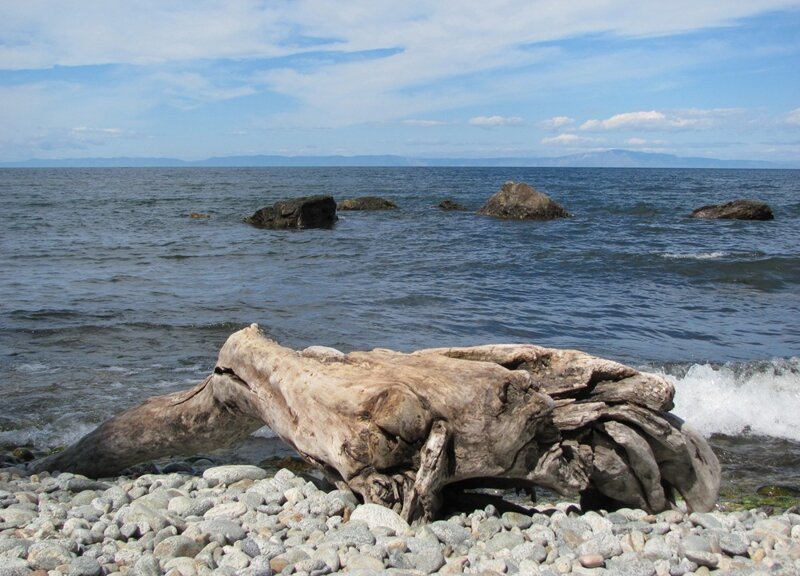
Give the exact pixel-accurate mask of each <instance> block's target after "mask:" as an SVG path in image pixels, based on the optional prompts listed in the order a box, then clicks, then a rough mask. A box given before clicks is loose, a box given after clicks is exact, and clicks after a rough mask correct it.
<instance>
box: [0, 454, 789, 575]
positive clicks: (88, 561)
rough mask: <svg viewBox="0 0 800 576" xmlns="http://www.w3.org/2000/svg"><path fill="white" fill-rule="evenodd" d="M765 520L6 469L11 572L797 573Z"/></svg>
mask: <svg viewBox="0 0 800 576" xmlns="http://www.w3.org/2000/svg"><path fill="white" fill-rule="evenodd" d="M202 468H204V470H201V469H202ZM768 512H770V511H769V510H766V509H762V510H741V511H733V512H721V511H715V512H710V513H703V514H698V513H687V512H681V511H679V510H669V511H666V512H662V513H659V514H655V515H653V514H648V513H646V512H644V511H642V510H631V509H622V510H618V511H616V512H611V513H607V512H600V513H598V512H591V511H590V512H586V513H580V512H579V509H578V507H577V506H575V505H574V504H570V503H567V502H560V503H557V504H554V505H539V506H536V507H535V512H534V513H532V514H529V513H521V512H515V511H505V512H500V511H498V509H497V507H495V506H494V505H492V504H489V505H486V506H485V507H484V508H482V509H476V510H472V511H469V512H467V511H464V512H460V513H454V514H451V515H449V516H445V519H443V520H438V521H435V522H431V523H424V524H420V525H415V526H409V525H408V524H407V523H406V522H405V521H404V520H402V518H400V517H399V516H398V515H397V514H395V513H394V512H392V511H391V510H389V509H386V508H382V507H380V506H377V505H373V504H359V503H358V502H357V500H356V499H355V497H354V496H353V495H352V494H351V493H350V492H346V491H341V490H332V491H330V492H326V491H324V490H321V489H320V488H319V487H318V486H317V483H315V482H312V481H309V480H308V479H307V478H304V477H302V476H299V475H295V473H294V472H292V471H290V470H289V469H287V468H280V469H277V470H275V471H274V472H269V473H268V472H267V470H265V469H264V468H261V467H258V466H253V465H221V466H217V465H214V463H213V462H210V461H207V460H206V461H200V460H198V461H195V462H194V467H193V466H191V465H189V464H188V463H187V462H183V461H174V462H171V463H170V464H167V465H166V466H165V467H164V468H163V469H162V473H146V474H142V475H140V476H138V477H129V476H119V477H114V478H108V479H103V480H97V481H96V480H91V479H88V478H85V477H82V476H79V475H74V474H70V473H61V474H53V475H50V474H49V473H41V474H30V473H28V472H26V471H25V470H22V469H19V468H2V469H0V558H2V562H1V563H0V575H6V574H15V575H16V574H21V575H25V574H28V575H36V576H43V575H44V574H48V575H49V576H58V575H62V574H63V575H65V576H66V575H87V576H100V575H109V574H110V575H113V576H123V575H126V574H127V575H134V574H136V575H157V574H169V575H170V576H187V575H188V576H191V575H198V576H199V575H210V574H213V575H220V576H222V575H234V574H242V575H245V576H256V575H261V576H266V575H270V574H277V573H284V574H301V575H303V574H309V575H311V574H315V575H322V574H330V573H338V572H343V573H351V574H431V573H451V574H452V573H483V574H515V573H516V574H531V575H540V576H556V575H558V574H566V573H573V574H584V575H611V574H642V575H645V576H653V575H656V576H666V575H668V574H669V575H671V576H680V575H683V574H709V573H715V572H717V573H721V574H722V573H730V572H735V573H737V574H792V573H800V514H797V513H796V512H797V509H796V508H795V509H794V510H789V511H785V512H782V513H779V514H772V515H770V514H768Z"/></svg>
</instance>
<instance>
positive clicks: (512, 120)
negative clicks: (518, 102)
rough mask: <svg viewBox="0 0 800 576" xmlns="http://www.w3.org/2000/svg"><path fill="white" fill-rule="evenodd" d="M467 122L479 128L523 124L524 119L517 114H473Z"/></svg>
mask: <svg viewBox="0 0 800 576" xmlns="http://www.w3.org/2000/svg"><path fill="white" fill-rule="evenodd" d="M469 124H470V125H472V126H478V127H480V128H497V127H499V126H524V125H525V119H524V118H520V117H519V116H475V117H474V118H470V119H469Z"/></svg>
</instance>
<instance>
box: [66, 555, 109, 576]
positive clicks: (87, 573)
mask: <svg viewBox="0 0 800 576" xmlns="http://www.w3.org/2000/svg"><path fill="white" fill-rule="evenodd" d="M102 573H103V567H102V566H100V563H99V562H98V561H97V560H95V559H94V558H89V557H87V556H81V557H79V558H75V559H74V560H73V561H72V562H71V563H70V565H69V576H100V575H101V574H102Z"/></svg>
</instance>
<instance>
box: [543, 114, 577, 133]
mask: <svg viewBox="0 0 800 576" xmlns="http://www.w3.org/2000/svg"><path fill="white" fill-rule="evenodd" d="M574 122H575V119H574V118H570V117H569V116H553V117H552V118H548V119H547V120H542V121H541V122H539V127H540V128H543V129H545V130H558V129H559V128H563V127H564V126H569V125H570V124H573V123H574Z"/></svg>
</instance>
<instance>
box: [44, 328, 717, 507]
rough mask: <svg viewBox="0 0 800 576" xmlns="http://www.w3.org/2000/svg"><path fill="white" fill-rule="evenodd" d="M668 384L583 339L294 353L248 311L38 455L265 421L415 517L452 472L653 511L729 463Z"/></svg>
mask: <svg viewBox="0 0 800 576" xmlns="http://www.w3.org/2000/svg"><path fill="white" fill-rule="evenodd" d="M673 393H674V391H673V388H672V386H671V385H670V384H669V382H667V381H666V380H664V379H663V378H661V377H659V376H656V375H654V374H647V373H640V372H637V371H636V370H634V369H632V368H629V367H627V366H623V365H621V364H618V363H616V362H611V361H609V360H603V359H600V358H595V357H592V356H589V355H588V354H585V353H582V352H578V351H574V350H553V349H547V348H542V347H539V346H533V345H526V344H522V345H490V346H477V347H470V348H438V349H430V350H420V351H418V352H413V353H411V354H403V353H399V352H394V351H391V350H384V349H376V350H372V351H370V352H352V353H349V354H342V353H341V352H339V351H337V350H333V349H331V348H325V347H319V346H314V347H311V348H307V349H305V350H303V351H299V352H298V351H294V350H291V349H288V348H284V347H282V346H280V345H278V344H277V343H276V342H274V341H272V340H269V339H267V338H265V337H264V336H263V335H262V334H261V332H260V331H259V329H258V327H257V326H256V325H252V326H250V327H249V328H245V329H243V330H241V331H239V332H236V333H235V334H233V335H232V336H231V337H230V338H229V339H228V341H227V342H226V343H225V345H224V346H223V348H222V350H221V351H220V355H219V360H218V363H217V366H216V367H215V369H214V373H213V374H211V375H210V376H209V377H208V378H206V380H204V381H203V382H202V383H201V384H199V385H198V386H197V387H195V388H194V389H192V390H189V391H186V392H181V393H177V394H170V395H167V396H160V397H156V398H152V399H150V400H148V401H147V402H145V403H144V404H143V405H141V406H139V407H137V408H133V409H131V410H128V411H126V412H123V413H122V414H120V415H118V416H116V417H114V418H112V419H111V420H108V421H107V422H105V423H104V424H102V425H101V426H100V427H99V428H97V429H96V430H95V431H94V432H92V433H90V434H88V435H87V436H85V437H84V438H83V439H81V440H80V441H78V442H77V443H76V444H74V445H73V446H71V447H69V448H67V449H66V450H64V451H63V452H61V453H60V454H56V455H54V456H51V457H49V458H47V459H45V460H43V461H41V462H39V463H38V464H37V469H39V470H45V469H46V470H62V471H67V470H69V471H74V472H79V473H82V474H85V475H87V476H93V477H100V476H108V475H112V474H115V473H117V472H119V471H120V470H121V469H123V468H125V467H127V466H130V465H132V464H135V463H137V462H141V461H145V460H149V459H154V458H159V457H163V456H170V455H177V454H191V453H196V452H197V451H200V450H208V449H210V448H215V447H220V446H224V445H227V444H230V443H231V442H235V441H238V440H240V439H241V438H243V437H245V436H246V435H248V434H250V433H251V432H253V431H254V430H256V429H257V428H259V427H260V426H262V425H263V424H266V425H267V426H269V427H270V428H271V429H272V430H273V431H274V432H275V433H276V434H277V435H278V436H280V437H281V438H282V439H283V440H284V441H286V442H287V443H288V444H290V445H291V446H292V447H294V448H295V450H297V452H298V453H299V454H300V456H301V457H303V458H304V459H305V460H307V461H308V462H310V463H312V464H314V465H316V466H318V467H319V468H320V469H321V470H322V471H323V472H324V473H325V474H326V476H327V477H328V478H329V479H330V480H331V481H332V482H334V483H336V484H337V485H338V486H340V487H347V488H349V489H351V490H353V491H354V492H356V493H357V494H359V495H360V496H361V497H362V498H363V499H364V500H365V501H367V502H375V503H379V504H382V505H384V506H387V507H389V508H393V509H394V510H396V511H397V512H399V513H401V514H402V515H403V517H405V518H406V519H407V520H409V521H414V520H416V519H430V518H432V517H435V516H436V514H437V512H438V511H439V509H440V507H441V505H442V490H443V489H444V488H445V487H446V486H448V487H450V488H453V487H458V486H459V485H471V486H474V485H481V484H484V485H486V486H491V485H493V484H497V483H502V484H503V485H506V486H517V487H524V488H533V487H535V486H537V485H538V486H545V487H548V488H551V489H554V490H557V491H559V492H562V493H568V492H583V493H586V494H594V495H597V494H599V495H603V496H605V497H606V500H607V501H608V500H610V501H612V502H615V503H618V504H619V505H626V506H634V507H640V508H643V509H645V510H649V511H653V512H658V511H660V510H663V509H665V508H667V507H668V506H669V505H670V499H671V498H672V497H673V494H674V491H677V492H679V493H680V494H681V495H682V496H683V497H684V499H685V500H686V502H687V504H688V506H689V507H690V508H691V509H694V510H699V511H706V510H710V509H711V508H712V507H713V506H714V503H715V502H716V497H717V491H718V488H719V479H720V467H719V463H718V461H717V459H716V457H715V456H714V454H713V452H712V451H711V449H710V448H709V446H708V444H707V443H706V442H705V440H704V439H703V438H702V437H700V436H699V435H698V434H696V433H694V432H693V431H692V430H691V429H689V428H688V427H687V426H686V425H685V424H684V423H683V422H682V421H681V420H680V419H678V418H677V417H675V416H674V415H672V414H669V413H668V412H667V411H668V410H669V409H670V408H672V397H673Z"/></svg>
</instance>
